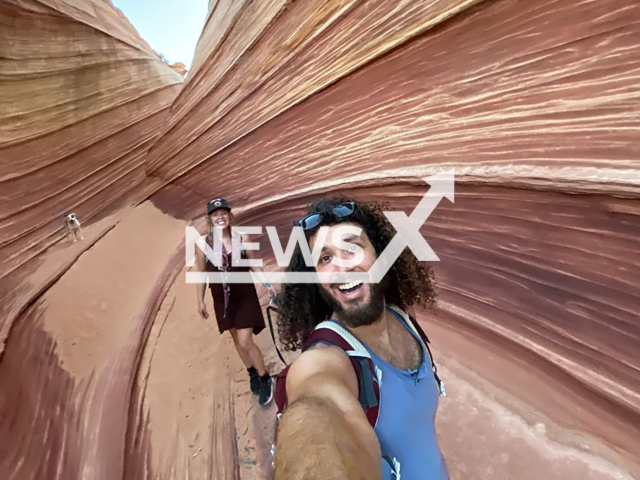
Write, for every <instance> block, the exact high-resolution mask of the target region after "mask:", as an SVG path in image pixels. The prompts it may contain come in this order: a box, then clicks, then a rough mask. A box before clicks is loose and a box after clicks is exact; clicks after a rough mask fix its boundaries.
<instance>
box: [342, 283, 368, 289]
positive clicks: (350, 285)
mask: <svg viewBox="0 0 640 480" xmlns="http://www.w3.org/2000/svg"><path fill="white" fill-rule="evenodd" d="M361 283H362V282H351V283H344V284H342V285H338V288H339V289H340V290H349V289H351V288H355V287H357V286H358V285H360V284H361Z"/></svg>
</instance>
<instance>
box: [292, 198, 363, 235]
mask: <svg viewBox="0 0 640 480" xmlns="http://www.w3.org/2000/svg"><path fill="white" fill-rule="evenodd" d="M355 210H356V204H355V202H346V203H340V204H338V205H336V206H335V207H333V209H332V210H331V212H332V213H333V216H334V217H336V218H344V217H348V216H349V215H352V214H353V212H355ZM322 218H323V216H322V213H319V212H316V213H310V214H309V215H307V216H306V217H304V218H303V219H302V220H300V221H299V222H298V225H300V226H301V227H302V229H303V230H305V231H306V230H312V229H314V228H316V227H317V226H318V225H320V224H321V223H322Z"/></svg>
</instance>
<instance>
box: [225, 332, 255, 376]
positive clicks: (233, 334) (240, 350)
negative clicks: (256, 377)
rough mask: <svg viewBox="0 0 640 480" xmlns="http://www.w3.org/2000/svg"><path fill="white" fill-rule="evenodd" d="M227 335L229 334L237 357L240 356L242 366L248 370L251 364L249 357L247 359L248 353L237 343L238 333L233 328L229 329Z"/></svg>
mask: <svg viewBox="0 0 640 480" xmlns="http://www.w3.org/2000/svg"><path fill="white" fill-rule="evenodd" d="M229 333H230V334H231V338H232V339H233V344H234V345H235V346H236V351H237V352H238V355H240V359H241V360H242V363H244V366H245V367H247V368H250V367H252V366H253V362H251V357H249V353H248V352H247V351H245V349H244V348H242V347H241V346H240V345H239V343H238V331H237V330H236V329H235V328H230V329H229Z"/></svg>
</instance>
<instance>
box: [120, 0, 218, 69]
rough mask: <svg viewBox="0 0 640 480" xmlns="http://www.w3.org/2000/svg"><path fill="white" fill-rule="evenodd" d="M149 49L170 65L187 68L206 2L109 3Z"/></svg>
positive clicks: (149, 0)
mask: <svg viewBox="0 0 640 480" xmlns="http://www.w3.org/2000/svg"><path fill="white" fill-rule="evenodd" d="M111 2H112V3H113V4H114V5H115V6H116V7H117V8H119V9H120V10H122V13H124V14H125V15H126V16H127V18H128V19H129V21H130V22H131V23H132V24H133V26H134V27H135V28H136V30H138V33H139V34H140V36H141V37H142V38H144V39H145V40H146V41H147V43H148V44H149V45H151V48H153V49H154V50H155V51H156V52H158V53H162V54H163V55H164V56H165V58H166V59H167V60H168V61H169V62H170V63H174V62H182V63H184V64H185V65H186V66H187V69H189V68H190V66H191V60H192V59H193V53H194V51H195V48H196V44H197V43H198V38H200V33H201V32H202V28H203V27H204V22H205V21H206V19H207V9H208V4H209V2H208V0H111Z"/></svg>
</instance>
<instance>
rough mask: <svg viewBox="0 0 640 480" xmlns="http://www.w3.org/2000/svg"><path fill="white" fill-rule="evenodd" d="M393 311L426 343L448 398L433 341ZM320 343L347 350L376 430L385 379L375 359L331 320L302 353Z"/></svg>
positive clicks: (281, 378) (282, 401)
mask: <svg viewBox="0 0 640 480" xmlns="http://www.w3.org/2000/svg"><path fill="white" fill-rule="evenodd" d="M389 308H390V309H391V310H393V311H394V312H395V313H396V314H397V315H398V316H400V317H402V318H404V320H405V321H406V323H407V325H409V327H410V328H411V329H412V330H413V331H414V333H415V334H416V335H417V336H418V337H419V338H420V339H421V340H422V343H423V344H424V346H425V347H426V350H427V352H428V353H429V357H430V358H431V364H432V366H433V368H432V370H433V376H434V378H435V380H436V383H437V384H438V387H439V390H440V395H441V396H443V397H444V396H445V395H446V392H445V389H444V383H443V382H442V380H440V377H439V376H438V367H437V366H436V363H435V361H434V359H433V354H432V353H431V349H430V348H429V344H430V343H431V342H430V341H429V338H428V337H427V335H426V334H425V333H424V330H422V327H420V324H419V323H418V322H417V321H416V319H415V318H413V317H412V316H411V315H409V314H407V313H406V312H404V311H403V310H402V309H400V308H398V307H396V306H395V305H389ZM270 309H271V310H273V311H277V309H276V308H275V307H273V306H270V307H269V308H268V309H267V316H268V318H269V328H270V329H271V335H272V337H273V339H274V344H275V335H274V332H273V326H272V322H271V315H270V311H269V310H270ZM318 343H324V344H328V345H334V346H336V347H339V348H341V349H342V350H344V351H345V353H346V354H347V355H348V356H349V360H350V361H351V364H352V366H353V370H354V372H355V374H356V377H357V380H358V392H359V393H358V400H359V402H360V405H362V409H363V410H364V412H365V415H366V416H367V419H368V420H369V424H370V425H371V427H372V428H375V426H376V423H377V421H378V414H379V406H380V383H381V379H380V378H379V377H378V373H377V371H376V368H375V366H374V364H373V360H372V359H371V355H370V354H369V352H368V351H367V349H366V348H365V346H364V345H363V344H362V343H361V342H360V341H359V340H358V339H357V338H356V337H354V336H353V335H352V334H351V333H350V332H349V331H348V330H347V329H346V328H344V327H342V326H341V325H340V324H338V323H336V322H335V321H331V320H327V321H324V322H321V323H320V324H318V325H317V326H316V328H315V329H314V330H313V332H312V333H311V335H309V338H307V340H306V341H305V343H304V345H303V348H302V351H303V352H304V351H305V350H308V349H309V348H311V347H313V346H314V345H316V344H318ZM276 350H277V346H276ZM278 355H279V356H280V359H281V360H282V361H283V363H285V365H286V362H285V361H284V358H283V357H282V355H281V353H280V351H279V350H278ZM289 367H290V366H289V365H287V367H286V368H285V369H284V370H282V371H281V372H280V373H279V374H278V375H276V377H275V387H274V397H273V398H274V400H275V402H276V406H277V414H276V417H277V418H278V419H279V418H280V417H281V416H282V413H283V412H284V410H285V409H286V407H287V391H286V383H287V373H288V371H289Z"/></svg>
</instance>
